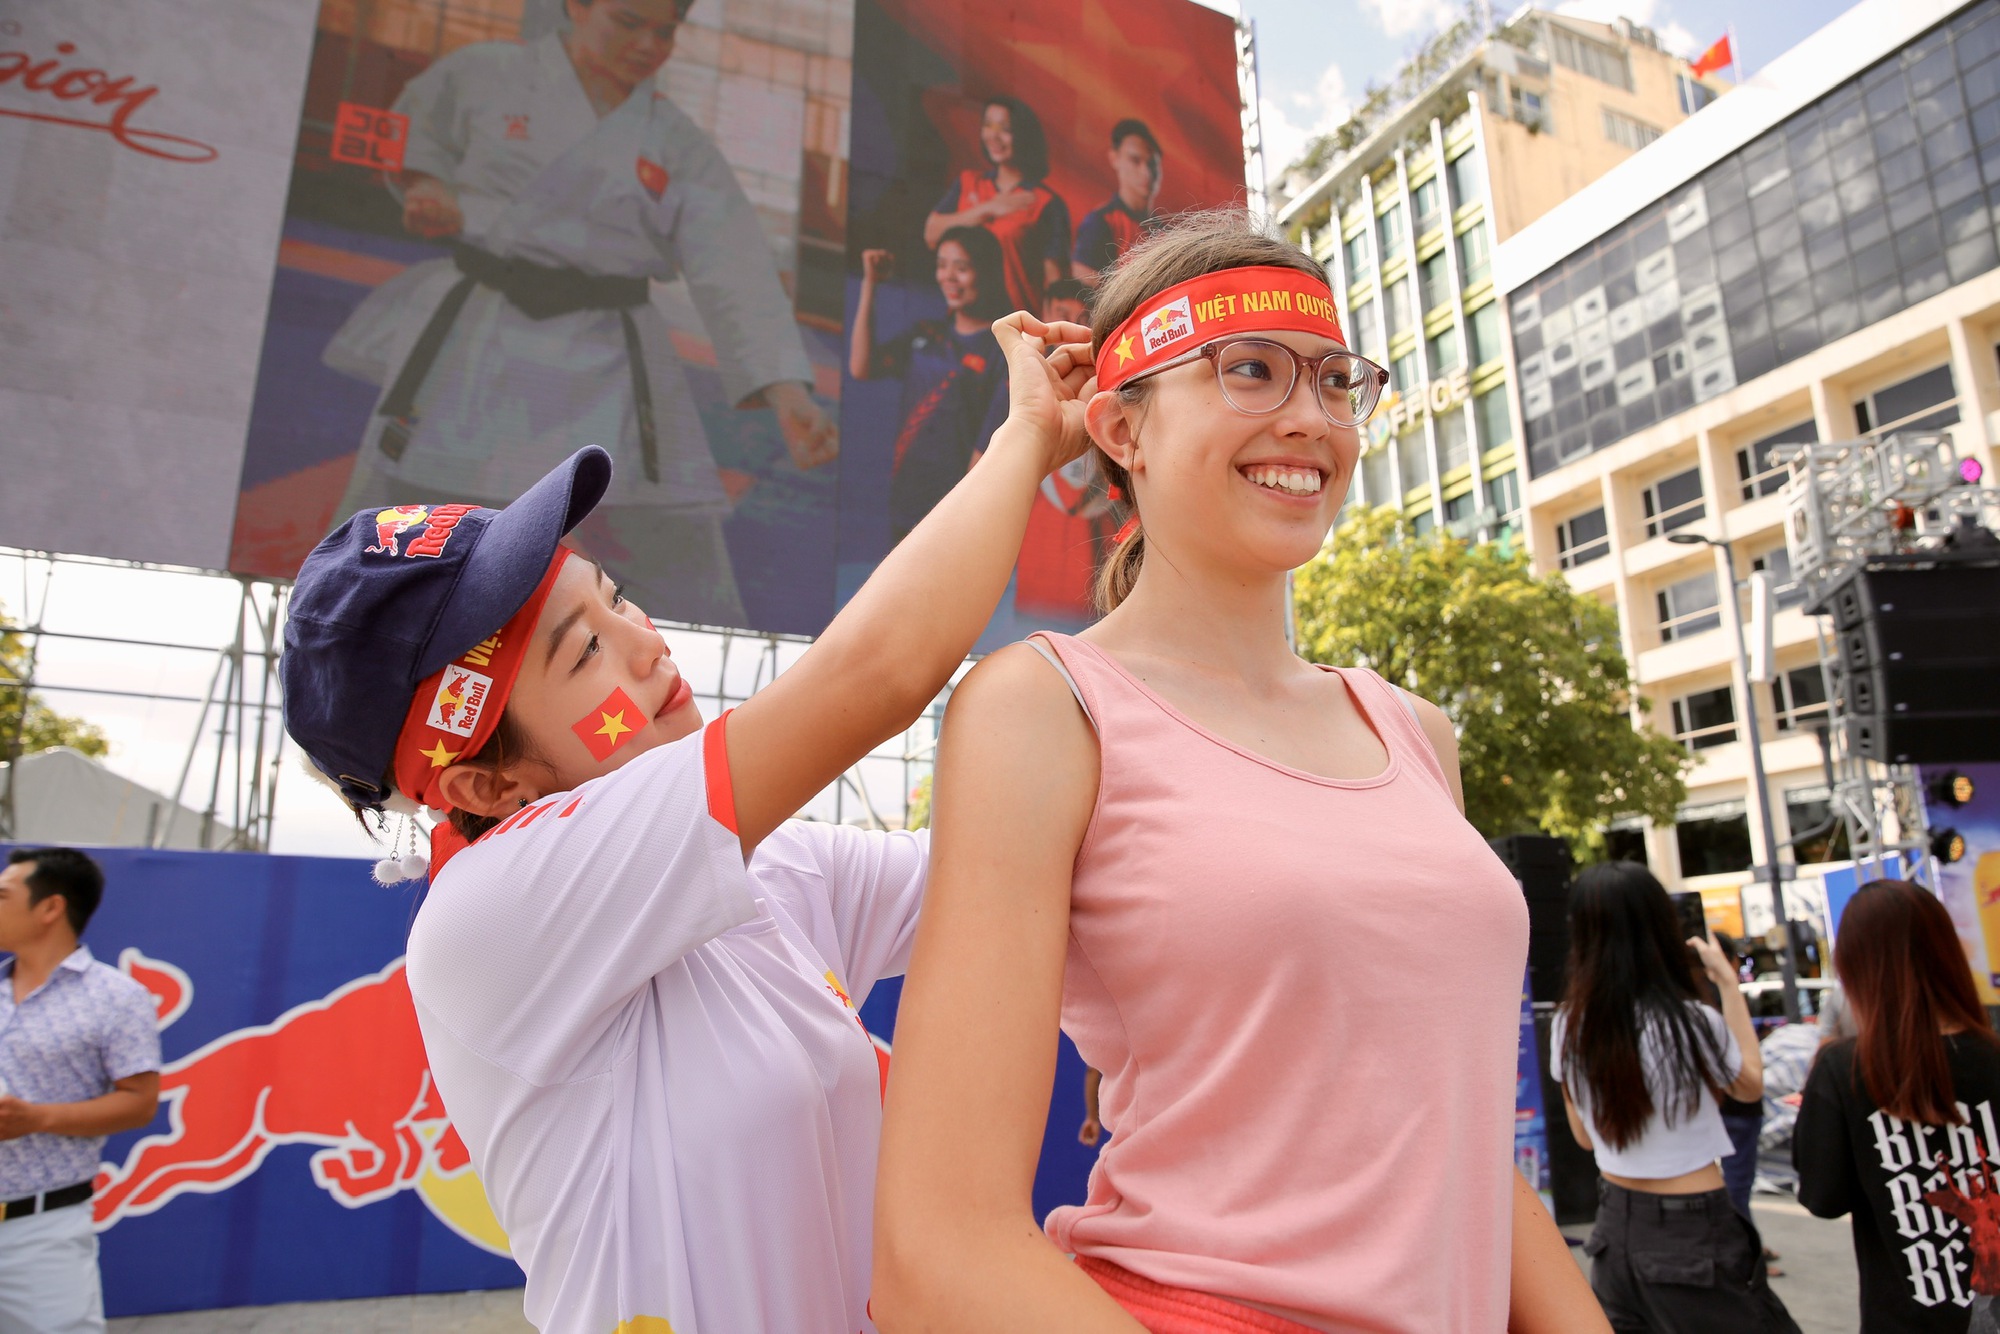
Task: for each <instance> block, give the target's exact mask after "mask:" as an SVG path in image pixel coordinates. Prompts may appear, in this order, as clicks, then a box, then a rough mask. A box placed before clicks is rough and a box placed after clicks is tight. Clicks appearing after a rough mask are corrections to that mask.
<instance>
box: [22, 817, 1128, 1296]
mask: <svg viewBox="0 0 2000 1334" xmlns="http://www.w3.org/2000/svg"><path fill="white" fill-rule="evenodd" d="M4 846H5V845H0V850H4ZM95 855H96V856H97V857H98V859H99V860H100V861H101V862H102V863H103V866H104V870H105V876H106V881H107V889H106V892H105V896H104V906H103V907H102V908H101V909H100V910H99V911H98V913H97V915H96V916H95V917H93V918H92V919H91V923H90V932H89V936H88V939H87V943H88V944H89V945H90V947H91V949H92V951H93V952H94V953H95V954H96V956H97V957H98V958H99V959H101V960H102V961H104V962H105V963H107V964H110V965H112V966H114V967H117V968H120V969H122V970H123V971H124V972H125V973H126V974H127V975H128V976H130V977H132V978H133V979H134V980H135V981H137V982H139V983H140V984H141V985H142V986H144V987H145V988H146V989H147V991H149V992H150V993H152V996H153V1002H154V1009H155V1013H156V1014H157V1016H158V1021H159V1025H160V1043H161V1049H162V1054H163V1055H164V1057H165V1068H164V1069H163V1070H162V1072H161V1074H162V1077H161V1095H160V1109H159V1112H158V1113H157V1114H156V1115H155V1116H154V1118H153V1121H152V1124H150V1125H148V1126H144V1127H142V1128H140V1129H139V1130H135V1131H128V1132H126V1133H124V1134H121V1135H117V1136H114V1137H112V1139H111V1140H110V1141H109V1143H108V1144H107V1145H106V1152H105V1160H104V1162H103V1164H102V1166H101V1168H100V1171H99V1175H98V1178H97V1194H96V1198H95V1199H94V1201H93V1202H92V1208H93V1210H94V1212H95V1215H96V1223H97V1230H98V1233H99V1236H100V1245H101V1246H102V1248H103V1249H102V1254H103V1271H104V1287H105V1307H106V1312H107V1314H109V1315H112V1316H139V1315H148V1314H153V1313H157V1312H165V1311H185V1310H205V1309H210V1308H214V1307H226V1306H245V1305H265V1304H270V1303H275V1302H296V1301H325V1300H331V1299H336V1298H351V1297H383V1296H391V1295H397V1294H403V1293H413V1292H453V1291H460V1290H464V1289H468V1288H507V1287H518V1286H519V1285H520V1284H521V1282H522V1281H523V1279H522V1274H521V1270H520V1267H519V1266H518V1265H516V1264H515V1263H514V1261H513V1259H512V1258H511V1257H510V1255H509V1252H508V1243H507V1237H506V1234H505V1233H504V1232H503V1231H502V1230H501V1228H500V1225H499V1223H498V1222H497V1221H496V1220H495V1218H494V1215H493V1211H492V1208H491V1207H490V1206H489V1205H488V1203H487V1199H486V1193H485V1190H484V1188H483V1187H482V1186H481V1185H480V1182H479V1178H478V1175H477V1174H476V1173H475V1172H474V1171H473V1169H472V1164H471V1158H470V1155H469V1153H468V1151H467V1149H466V1146H465V1145H464V1143H463V1142H462V1141H461V1140H460V1139H459V1137H458V1134H457V1132H456V1131H455V1130H454V1129H453V1128H452V1125H451V1119H450V1117H449V1115H448V1113H447V1112H446V1109H445V1107H444V1104H443V1103H442V1102H441V1101H440V1099H439V1097H438V1094H437V1090H436V1088H435V1086H434V1085H433V1084H432V1083H431V1078H430V1067H429V1062H428V1060H427V1059H426V1057H425V1055H424V1049H423V1041H422V1036H421V1034H420V1033H419V1032H418V1029H417V1022H416V1011H415V1009H414V1008H413V1005H412V1002H411V1000H410V988H409V983H408V982H407V981H406V980H405V978H404V974H403V957H402V956H403V948H404V942H405V940H406V939H407V936H408V933H409V927H410V922H411V920H412V919H413V917H414V916H415V913H416V910H417V905H418V903H419V902H420V899H418V898H417V897H415V896H414V895H415V894H419V893H421V890H420V889H418V888H417V887H415V886H405V887H403V888H402V889H384V888H382V887H381V886H380V885H378V884H376V883H375V882H374V881H373V880H371V879H370V878H369V863H367V862H365V861H356V860H345V859H336V858H330V857H267V856H252V855H246V854H243V853H229V852H225V853H217V852H156V851H150V850H140V849H132V848H107V849H101V850H98V851H96V853H95ZM406 891H409V892H406ZM901 995H902V979H901V978H889V979H885V980H884V981H883V982H882V984H880V985H879V986H877V987H876V988H875V990H874V992H873V993H872V994H870V995H869V996H867V997H864V998H862V1005H861V1020H862V1023H863V1026H864V1027H866V1028H867V1029H868V1030H869V1033H870V1035H871V1036H872V1037H873V1038H874V1040H875V1044H876V1048H877V1050H878V1051H879V1052H880V1053H881V1054H882V1059H883V1060H884V1061H886V1060H887V1059H888V1052H889V1044H890V1039H891V1037H892V1036H893V1035H894V1032H895V1023H896V1012H897V1008H898V1005H899V1002H900V998H901ZM1082 1118H1083V1063H1082V1061H1081V1060H1080V1059H1079V1058H1078V1057H1077V1055H1076V1049H1075V1048H1074V1047H1072V1046H1071V1045H1070V1044H1069V1042H1068V1041H1067V1040H1065V1041H1064V1042H1063V1043H1062V1050H1061V1052H1060V1055H1059V1058H1058V1063H1057V1075H1056V1085H1055V1089H1054V1091H1053V1093H1052V1096H1051V1098H1050V1103H1049V1113H1048V1122H1047V1135H1046V1138H1045V1140H1044V1143H1043V1149H1042V1156H1041V1159H1040V1161H1039V1163H1038V1164H1037V1167H1036V1172H1035V1191H1034V1197H1035V1210H1036V1216H1037V1217H1040V1216H1041V1215H1043V1214H1045V1213H1046V1212H1047V1211H1048V1210H1050V1209H1053V1208H1054V1207H1056V1206H1057V1205H1059V1204H1074V1203H1077V1202H1079V1201H1081V1200H1082V1199H1083V1197H1084V1193H1085V1184H1086V1182H1087V1180H1088V1177H1089V1174H1090V1169H1091V1166H1092V1164H1093V1163H1094V1162H1095V1161H1096V1157H1097V1153H1096V1150H1095V1149H1094V1148H1086V1147H1084V1146H1082V1145H1080V1144H1079V1143H1078V1142H1077V1136H1076V1129H1077V1124H1078V1122H1080V1121H1081V1120H1082Z"/></svg>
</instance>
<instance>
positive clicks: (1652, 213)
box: [1493, 0, 2000, 888]
mask: <svg viewBox="0 0 2000 1334" xmlns="http://www.w3.org/2000/svg"><path fill="white" fill-rule="evenodd" d="M1997 212H2000V0H1976V2H1975V3H1969V4H1968V3H1966V2H1965V0H1863V3H1861V4H1859V5H1857V6H1855V7H1854V8H1853V9H1851V10H1849V11H1848V12H1847V13H1845V14H1844V15H1842V16H1840V17H1839V18H1837V19H1835V20H1834V21H1833V22H1831V23H1830V24H1828V25H1827V26H1826V27H1825V28H1823V29H1822V30H1820V31H1819V32H1818V33H1815V34H1814V35H1813V36H1812V37H1810V38H1808V39H1807V40H1806V41H1805V42H1803V43H1802V44H1801V45H1800V46H1798V47H1797V48H1795V49H1794V50H1792V51H1790V52H1788V53H1787V54H1785V55H1784V56H1782V57H1780V58H1779V59H1777V60H1775V61H1773V62H1772V63H1771V64H1770V65H1768V66H1767V67H1765V68H1764V69H1762V70H1760V71H1759V72H1758V73H1757V74H1756V76H1755V77H1754V78H1753V79H1751V80H1750V81H1748V82H1746V83H1745V84H1743V85H1742V86H1741V87H1739V88H1737V89H1735V90H1734V91H1733V92H1731V93H1730V95H1729V96H1728V97H1726V98H1724V99H1722V100H1721V101H1720V102H1719V103H1718V104H1717V105H1715V106H1713V107H1711V108H1709V109H1707V110H1706V111H1703V112H1702V113H1701V114H1700V115H1699V116H1697V117H1695V118H1693V119H1691V120H1690V121H1689V122H1688V123H1687V124H1685V125H1683V126H1681V127H1680V128H1678V129H1676V130H1675V131H1674V132H1673V133H1671V134H1669V135H1667V136H1666V137H1664V138H1662V139H1661V140H1659V141H1658V142H1656V143H1654V144H1652V145H1650V146H1649V147H1647V148H1645V149H1644V150H1643V151H1642V152H1640V153H1638V154H1636V155H1635V156H1634V157H1632V158H1631V159H1630V160H1628V161H1627V162H1625V163H1623V164H1622V165H1619V166H1617V167H1615V168H1613V169H1612V170H1610V171H1608V172H1607V173H1605V174H1604V175H1603V176H1602V177H1600V178H1599V179H1598V180H1597V181H1596V182H1594V183H1593V184H1591V185H1589V186H1587V187H1586V188H1584V189H1582V190H1580V191H1579V192H1577V193H1576V194H1575V195H1573V196H1572V197H1570V198H1569V199H1568V200H1566V201H1564V202H1563V203H1561V204H1559V205H1557V206H1555V207H1554V208H1552V209H1551V210H1550V211H1549V212H1547V213H1546V214H1545V215H1544V216H1543V217H1542V218H1541V219H1540V220H1539V221H1536V222H1534V223H1532V224H1530V225H1529V226H1527V227H1526V228H1524V229H1523V230H1522V231H1520V232H1519V233H1518V234H1516V235H1514V236H1513V237H1511V238H1509V239H1507V240H1506V241H1505V242H1503V243H1502V244H1501V245H1500V246H1499V248H1498V249H1497V251H1496V253H1495V256H1494V263H1493V268H1494V275H1495V282H1496V286H1497V288H1498V290H1499V293H1500V298H1501V300H1502V301H1503V302H1504V303H1505V306H1506V311H1507V318H1506V321H1505V322H1506V324H1507V326H1508V333H1507V338H1508V341H1509V352H1510V356H1511V361H1512V364H1513V367H1514V370H1513V377H1514V378H1513V381H1512V384H1513V387H1514V390H1515V392H1516V404H1515V407H1516V420H1517V421H1519V422H1520V423H1521V428H1522V442H1523V445H1524V447H1525V448H1524V452H1525V459H1526V465H1527V466H1526V481H1525V488H1524V495H1523V502H1524V515H1525V519H1524V529H1525V538H1526V541H1527V544H1528V548H1529V551H1530V553H1531V555H1532V558H1533V561H1534V563H1535V565H1536V567H1537V568H1538V569H1539V570H1543V571H1557V570H1559V571H1561V572H1563V574H1564V575H1565V576H1566V577H1567V578H1568V579H1569V581H1570V583H1571V584H1572V585H1573V586H1574V587H1576V588H1577V589H1579V590H1580V591H1585V592H1589V593H1591V594H1594V595H1596V596H1598V597H1600V598H1602V599H1604V600H1605V601H1606V602H1608V603H1611V604H1612V605H1614V606H1615V607H1616V608H1617V612H1618V618H1619V623H1620V627H1621V635H1622V638H1623V644H1624V649H1625V653H1626V655H1627V657H1628V658H1629V660H1630V661H1631V663H1632V665H1633V669H1634V674H1635V677H1636V679H1637V681H1638V683H1639V686H1640V689H1641V690H1642V691H1643V692H1644V694H1645V695H1646V697H1647V698H1648V700H1649V701H1650V708H1649V711H1648V712H1649V716H1650V721H1651V723H1652V725H1653V726H1655V727H1657V728H1659V729H1661V730H1662V731H1665V732H1667V733H1670V734H1671V735H1673V736H1675V737H1677V738H1679V739H1680V740H1681V741H1682V742H1683V743H1684V744H1685V745H1686V746H1687V748H1688V749H1689V751H1690V752H1691V753H1692V755H1693V758H1694V762H1695V763H1694V768H1693V770H1692V772H1691V775H1690V778H1689V801H1688V805H1687V806H1686V808H1685V809H1683V811H1682V812H1681V815H1680V818H1679V820H1678V822H1677V823H1676V824H1675V825H1674V826H1672V827H1669V828H1656V829H1648V830H1643V831H1642V830H1636V829H1635V830H1624V831H1618V832H1617V841H1618V846H1619V848H1620V850H1621V851H1624V852H1627V853H1631V854H1636V853H1638V852H1639V851H1641V850H1642V849H1643V851H1644V852H1645V854H1646V855H1647V858H1648V860H1649V861H1650V862H1651V863H1652V865H1653V867H1654V868H1655V870H1656V871H1658V872H1660V873H1661V874H1662V877H1663V878H1664V879H1666V880H1667V881H1668V882H1669V883H1682V884H1685V885H1688V886H1690V887H1693V888H1704V887H1715V888H1720V887H1723V886H1726V885H1732V884H1740V883H1743V882H1745V881H1746V880H1747V879H1748V871H1749V868H1750V867H1751V865H1752V861H1753V856H1754V857H1755V858H1756V859H1759V860H1761V858H1762V850H1761V847H1760V846H1759V843H1760V840H1758V839H1755V838H1753V837H1752V830H1754V829H1756V828H1757V820H1758V814H1759V812H1758V810H1757V803H1759V802H1764V801H1768V802H1769V803H1770V805H1771V809H1772V814H1773V817H1774V821H1775V823H1776V826H1777V832H1778V837H1779V840H1780V842H1781V843H1784V842H1787V841H1789V840H1792V839H1796V838H1799V837H1800V836H1802V835H1811V837H1809V838H1807V839H1806V841H1805V842H1803V843H1802V844H1800V845H1799V846H1797V847H1796V849H1795V854H1796V857H1797V860H1798V861H1800V862H1804V863H1809V862H1814V861H1824V860H1827V859H1829V858H1832V857H1837V856H1839V855H1841V840H1840V839H1839V838H1838V837H1837V836H1835V835H1831V834H1820V833H1816V832H1815V831H1818V830H1822V829H1823V828H1824V826H1825V825H1826V823H1827V817H1828V793H1827V790H1826V787H1825V785H1824V779H1823V777H1822V769H1821V754H1820V748H1819V745H1818V742H1817V740H1816V738H1815V736H1814V734H1813V731H1812V725H1813V722H1814V720H1815V719H1816V718H1817V717H1819V716H1821V715H1823V714H1824V713H1825V710H1826V688H1825V684H1824V682H1823V680H1822V678H1821V673H1820V669H1819V648H1818V639H1817V623H1816V621H1815V620H1814V619H1813V618H1810V617H1807V616H1806V615H1804V614H1803V609H1802V607H1801V605H1800V602H1801V598H1800V595H1799V593H1798V590H1797V588H1796V587H1795V586H1793V585H1792V582H1791V574H1790V570H1791V567H1790V562H1789V559H1788V557H1787V552H1786V545H1785V533H1784V517H1785V516H1784V509H1783V504H1784V502H1783V500H1782V498H1781V496H1780V495H1779V491H1780V488H1781V487H1782V485H1783V481H1784V476H1783V470H1782V468H1781V467H1778V466H1776V465H1775V463H1774V458H1773V451H1774V449H1775V448H1777V447H1778V446H1780V445H1782V444H1785V443H1788V442H1798V441H1831V440H1842V439H1852V438H1855V437H1858V436H1877V437H1880V436H1883V435H1886V434H1888V433H1891V432H1896V431H1917V430H1940V431H1946V432H1949V433H1950V435H1951V436H1952V437H1953V439H1954V442H1955V444H1956V446H1957V448H1958V451H1959V453H1960V455H1961V456H1970V457H1972V458H1975V459H1978V460H1979V461H1980V462H1981V463H1982V464H1983V465H1984V466H1985V467H1986V468H1988V469H1990V468H1991V467H1992V466H1993V463H1994V462H1995V459H1994V450H1993V442H1994V438H1995V433H1996V431H2000V417H1996V415H1995V414H1996V413H2000V347H1997V346H1996V345H2000V267H1996V266H2000V248H1996V234H1995V227H1994V220H1995V216H1996V213H1997ZM1682 530H1686V531H1687V532H1689V533H1698V534H1701V535H1704V536H1707V537H1710V538H1718V539H1726V540H1727V541H1728V542H1730V543H1731V544H1732V546H1733V549H1734V561H1735V569H1734V572H1733V574H1734V579H1735V580H1736V581H1743V580H1746V579H1747V578H1748V576H1749V575H1750V574H1751V573H1752V571H1754V570H1759V569H1762V570H1769V571H1771V572H1772V574H1773V575H1774V577H1775V579H1776V580H1777V582H1778V584H1779V586H1780V588H1779V597H1778V604H1779V608H1780V610H1779V612H1778V614H1777V616H1776V618H1775V621H1774V624H1775V636H1776V644H1777V657H1776V667H1777V675H1776V680H1775V681H1774V682H1772V683H1771V684H1769V685H1758V686H1756V687H1755V689H1756V690H1757V691H1758V692H1759V694H1758V697H1757V698H1758V702H1759V709H1758V712H1759V717H1760V721H1761V723H1762V726H1763V740H1764V744H1765V764H1766V767H1767V769H1768V772H1769V777H1770V783H1769V789H1770V790H1769V791H1768V792H1763V793H1758V792H1753V791H1751V790H1750V787H1751V784H1750V783H1749V781H1748V772H1749V767H1750V766H1749V757H1748V754H1747V747H1746V745H1745V744H1744V742H1743V737H1742V731H1741V729H1742V725H1743V724H1742V720H1741V719H1739V718H1738V716H1737V706H1736V701H1737V700H1738V699H1739V698H1741V693H1740V692H1741V690H1742V689H1743V687H1744V683H1743V682H1741V681H1739V680H1736V679H1735V675H1736V673H1735V644H1734V642H1733V639H1732V637H1731V636H1730V635H1729V633H1728V630H1727V622H1726V620H1725V618H1724V616H1723V608H1722V602H1721V599H1722V598H1723V597H1727V596H1731V595H1732V590H1731V589H1730V588H1728V587H1725V586H1723V581H1722V579H1721V578H1720V574H1721V571H1720V569H1719V565H1718V561H1717V560H1716V557H1715V555H1714V553H1713V552H1712V551H1711V549H1710V548H1707V547H1702V546H1683V545H1676V544H1673V543H1670V542H1669V541H1668V540H1667V538H1668V536H1669V535H1670V534H1674V533H1676V532H1680V531H1682Z"/></svg>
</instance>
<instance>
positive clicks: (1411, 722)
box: [1332, 667, 1451, 795]
mask: <svg viewBox="0 0 2000 1334" xmlns="http://www.w3.org/2000/svg"><path fill="white" fill-rule="evenodd" d="M1332 670H1334V671H1337V672H1339V673H1340V679H1341V680H1343V681H1345V682H1346V683H1347V688H1348V689H1349V690H1350V691H1352V692H1353V693H1354V695H1355V697H1356V698H1358V699H1359V700H1360V701H1361V707H1362V708H1363V709H1365V710H1366V711H1367V713H1368V721H1369V722H1371V723H1373V724H1375V732H1376V734H1377V735H1378V736H1380V737H1381V738H1382V744H1383V745H1384V746H1387V747H1388V748H1389V749H1390V751H1391V752H1392V753H1393V752H1397V751H1400V752H1401V753H1402V754H1403V756H1404V757H1405V758H1406V759H1408V760H1409V761H1410V763H1411V764H1412V765H1414V766H1415V768H1416V769H1417V770H1418V771H1419V772H1421V773H1422V774H1423V775H1424V776H1425V777H1427V778H1429V779H1430V780H1431V781H1432V782H1434V783H1436V784H1437V785H1438V787H1439V788H1441V789H1443V790H1444V792H1445V793H1446V794H1447V795H1449V794H1450V792H1451V784H1450V783H1448V782H1447V781H1446V780H1445V776H1444V764H1443V763H1442V762H1441V761H1440V760H1439V759H1438V754H1437V747H1436V746H1435V745H1433V744H1432V743H1431V735H1430V733H1429V732H1426V731H1425V730H1424V727H1423V724H1422V723H1421V722H1420V721H1418V718H1417V704H1416V700H1415V699H1414V698H1413V697H1412V696H1411V695H1410V693H1409V692H1408V691H1406V690H1404V689H1403V688H1402V687H1400V686H1395V685H1391V684H1390V683H1389V682H1387V681H1385V680H1383V679H1382V677H1381V676H1380V675H1379V674H1378V673H1376V672H1373V671H1370V670H1369V669H1368V668H1366V667H1336V668H1333V669H1332Z"/></svg>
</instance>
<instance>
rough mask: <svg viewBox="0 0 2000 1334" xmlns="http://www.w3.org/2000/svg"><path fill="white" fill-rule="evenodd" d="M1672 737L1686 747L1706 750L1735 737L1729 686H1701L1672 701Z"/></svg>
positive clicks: (1733, 710) (1732, 704)
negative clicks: (1712, 688)
mask: <svg viewBox="0 0 2000 1334" xmlns="http://www.w3.org/2000/svg"><path fill="white" fill-rule="evenodd" d="M1673 716H1674V738H1675V739H1676V740H1678V741H1685V742H1687V745H1688V749H1689V750H1706V749H1708V748H1709V747H1710V746H1722V745H1727V744H1728V743H1729V742H1731V741H1734V740H1735V739H1736V697H1735V696H1734V695H1732V694H1730V693H1729V687H1728V686H1723V687H1722V688H1721V689H1719V690H1701V691H1697V692H1696V693H1694V694H1692V695H1683V696H1681V697H1680V698H1679V699H1677V700H1675V701H1674V707H1673Z"/></svg>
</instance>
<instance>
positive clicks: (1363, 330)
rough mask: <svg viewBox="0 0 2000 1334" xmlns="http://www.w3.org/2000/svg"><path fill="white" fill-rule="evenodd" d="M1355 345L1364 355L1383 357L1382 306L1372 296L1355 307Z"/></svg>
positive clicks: (1377, 358)
mask: <svg viewBox="0 0 2000 1334" xmlns="http://www.w3.org/2000/svg"><path fill="white" fill-rule="evenodd" d="M1354 346H1355V347H1356V348H1358V349H1360V351H1361V353H1362V355H1363V356H1369V357H1374V358H1375V359H1376V360H1378V361H1379V360H1381V358H1382V349H1383V346H1384V345H1383V341H1382V306H1381V303H1380V302H1378V301H1376V300H1375V299H1374V298H1372V297H1371V298H1369V299H1368V300H1366V301H1363V302H1361V303H1360V304H1359V305H1357V306H1355V308H1354Z"/></svg>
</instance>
